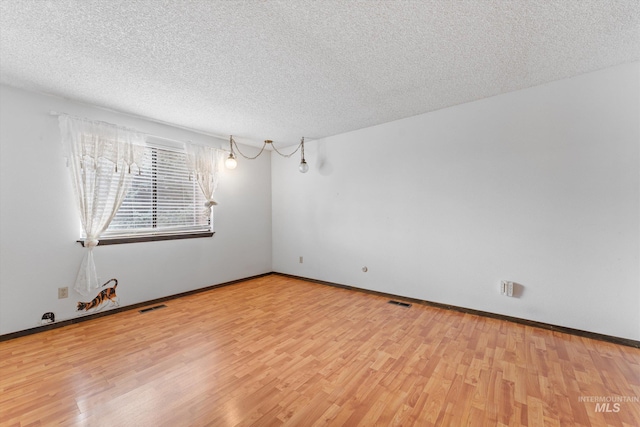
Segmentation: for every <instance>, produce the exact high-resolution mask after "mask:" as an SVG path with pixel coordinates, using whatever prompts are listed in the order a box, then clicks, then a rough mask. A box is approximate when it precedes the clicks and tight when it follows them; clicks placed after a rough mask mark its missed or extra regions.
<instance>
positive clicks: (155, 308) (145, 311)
mask: <svg viewBox="0 0 640 427" xmlns="http://www.w3.org/2000/svg"><path fill="white" fill-rule="evenodd" d="M165 307H166V305H164V304H160V305H156V306H155V307H149V308H143V309H142V310H140V313H148V312H150V311H153V310H157V309H159V308H165Z"/></svg>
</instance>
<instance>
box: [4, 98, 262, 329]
mask: <svg viewBox="0 0 640 427" xmlns="http://www.w3.org/2000/svg"><path fill="white" fill-rule="evenodd" d="M50 110H56V111H60V112H65V113H68V114H72V115H77V116H80V117H87V118H90V119H95V120H103V121H106V122H110V123H115V124H118V125H121V126H128V127H132V128H135V129H137V130H139V131H141V132H145V133H149V134H153V135H157V136H161V137H165V138H170V139H175V140H178V141H192V142H194V143H200V144H209V145H212V146H217V147H224V148H227V144H228V143H227V142H226V141H224V140H219V139H216V138H212V137H210V136H205V135H201V134H197V133H193V132H189V131H186V130H182V129H177V128H173V127H170V126H165V125H162V124H158V123H153V122H150V121H146V120H141V119H137V118H133V117H130V116H126V115H121V114H117V113H114V112H110V111H106V110H101V109H98V108H94V107H91V106H87V105H82V104H77V103H73V102H69V101H66V100H63V99H60V98H55V97H49V96H44V95H40V94H35V93H30V92H25V91H21V90H18V89H14V88H10V87H7V86H0V161H1V163H0V334H6V333H10V332H14V331H18V330H24V329H28V328H32V327H34V326H37V324H38V321H39V320H40V318H41V316H42V314H43V313H44V312H47V311H53V312H54V313H55V314H56V318H57V320H64V319H67V318H71V317H75V316H77V313H76V312H75V305H76V303H77V302H78V301H88V300H90V298H89V299H87V298H85V297H82V296H80V295H79V294H76V293H75V292H74V291H72V289H71V287H72V286H73V283H74V279H75V275H76V273H77V270H78V267H79V266H80V261H81V259H82V256H83V248H82V247H81V246H80V245H79V244H78V243H75V241H76V239H78V237H79V219H78V215H77V212H76V208H75V205H74V200H73V197H72V189H71V181H70V178H69V171H68V169H67V168H66V166H65V159H64V158H63V153H62V145H61V143H60V133H59V131H58V125H57V117H54V116H50V115H49V111H50ZM243 151H247V152H249V153H251V151H252V148H250V147H246V148H245V149H244V150H243ZM270 169H271V162H270V159H269V155H263V156H261V157H260V158H259V159H258V160H254V161H253V162H251V164H246V163H241V164H240V165H239V166H238V168H237V169H235V170H233V171H225V172H224V174H223V176H222V178H221V182H220V186H219V188H218V191H217V193H216V200H218V202H219V205H218V206H217V207H216V208H215V211H214V223H215V224H214V227H215V232H216V233H215V234H214V236H213V237H212V238H199V239H188V240H173V241H161V242H148V243H132V244H124V245H112V246H102V247H97V248H96V249H95V252H94V253H95V259H96V267H97V270H98V275H99V277H100V279H101V280H102V281H106V280H108V279H110V278H112V277H115V278H117V279H118V280H119V285H118V290H117V292H118V295H119V298H120V303H121V305H130V304H135V303H138V302H143V301H148V300H151V299H155V298H160V297H164V296H169V295H173V294H177V293H180V292H185V291H189V290H193V289H198V288H202V287H205V286H209V285H213V284H218V283H224V282H227V281H231V280H235V279H241V278H245V277H249V276H253V275H257V274H261V273H266V272H270V271H271V177H270V174H271V172H270ZM64 286H68V287H69V288H70V295H69V298H67V299H61V300H59V299H58V298H57V289H58V287H64Z"/></svg>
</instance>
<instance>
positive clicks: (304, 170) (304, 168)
mask: <svg viewBox="0 0 640 427" xmlns="http://www.w3.org/2000/svg"><path fill="white" fill-rule="evenodd" d="M298 170H300V172H302V173H307V171H308V170H309V165H308V164H307V162H306V161H305V160H304V159H302V161H301V162H300V166H298Z"/></svg>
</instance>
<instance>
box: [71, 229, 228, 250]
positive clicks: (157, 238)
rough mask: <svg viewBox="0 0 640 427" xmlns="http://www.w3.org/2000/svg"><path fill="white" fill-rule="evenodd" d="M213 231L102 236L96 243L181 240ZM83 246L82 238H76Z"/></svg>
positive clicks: (103, 244) (205, 235) (208, 235)
mask: <svg viewBox="0 0 640 427" xmlns="http://www.w3.org/2000/svg"><path fill="white" fill-rule="evenodd" d="M214 233H215V232H213V231H207V232H204V233H185V234H165V235H162V234H157V235H152V236H137V237H112V238H108V237H105V238H102V239H100V242H99V243H98V246H106V245H121V244H123V243H140V242H157V241H160V240H181V239H197V238H200V237H211V236H213V235H214ZM77 242H78V243H80V244H81V245H82V246H83V247H84V240H77Z"/></svg>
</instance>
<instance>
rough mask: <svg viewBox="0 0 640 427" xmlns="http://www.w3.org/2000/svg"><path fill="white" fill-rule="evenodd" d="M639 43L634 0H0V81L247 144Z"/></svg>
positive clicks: (382, 114) (412, 106) (490, 86)
mask: <svg viewBox="0 0 640 427" xmlns="http://www.w3.org/2000/svg"><path fill="white" fill-rule="evenodd" d="M638 59H640V2H639V1H638V0H602V1H597V0H581V1H577V0H576V1H573V0H557V1H554V0H531V1H524V0H523V1H518V0H469V1H453V0H451V1H448V0H432V1H428V0H424V1H357V2H356V1H342V0H341V1H329V0H322V1H308V0H297V1H295V0H291V1H213V0H210V1H205V0H201V1H198V0H190V1H187V0H172V1H162V0H146V1H144V0H129V1H116V0H78V1H69V0H55V1H54V0H51V1H45V0H42V1H36V0H0V81H1V82H2V83H5V84H8V85H12V86H16V87H20V88H25V89H29V90H35V91H40V92H45V93H50V94H54V95H59V96H63V97H66V98H69V99H74V100H78V101H81V102H86V103H90V104H94V105H98V106H101V107H106V108H110V109H114V110H118V111H122V112H125V113H129V114H134V115H138V116H144V117H148V118H151V119H153V120H157V121H162V122H167V123H172V124H176V125H178V126H182V127H186V128H191V129H194V130H197V131H201V132H205V133H209V134H213V135H220V136H223V137H226V136H227V135H229V134H233V135H237V138H236V139H237V140H238V142H244V143H250V144H251V143H253V144H255V143H260V141H262V140H263V139H273V140H274V141H275V142H276V143H278V144H281V145H289V144H295V143H297V142H298V141H299V138H300V137H301V136H303V135H304V136H305V137H307V138H309V139H315V138H320V137H324V136H329V135H334V134H338V133H342V132H346V131H350V130H355V129H359V128H363V127H367V126H371V125H375V124H379V123H384V122H388V121H391V120H395V119H399V118H404V117H409V116H413V115H416V114H421V113H425V112H428V111H433V110H437V109H440V108H444V107H447V106H451V105H456V104H460V103H464V102H468V101H472V100H476V99H480V98H485V97H489V96H493V95H497V94H500V93H504V92H509V91H513V90H518V89H522V88H526V87H530V86H534V85H538V84H541V83H545V82H549V81H552V80H558V79H562V78H566V77H571V76H575V75H578V74H582V73H586V72H589V71H594V70H598V69H602V68H606V67H609V66H613V65H617V64H620V63H624V62H630V61H635V60H638Z"/></svg>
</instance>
